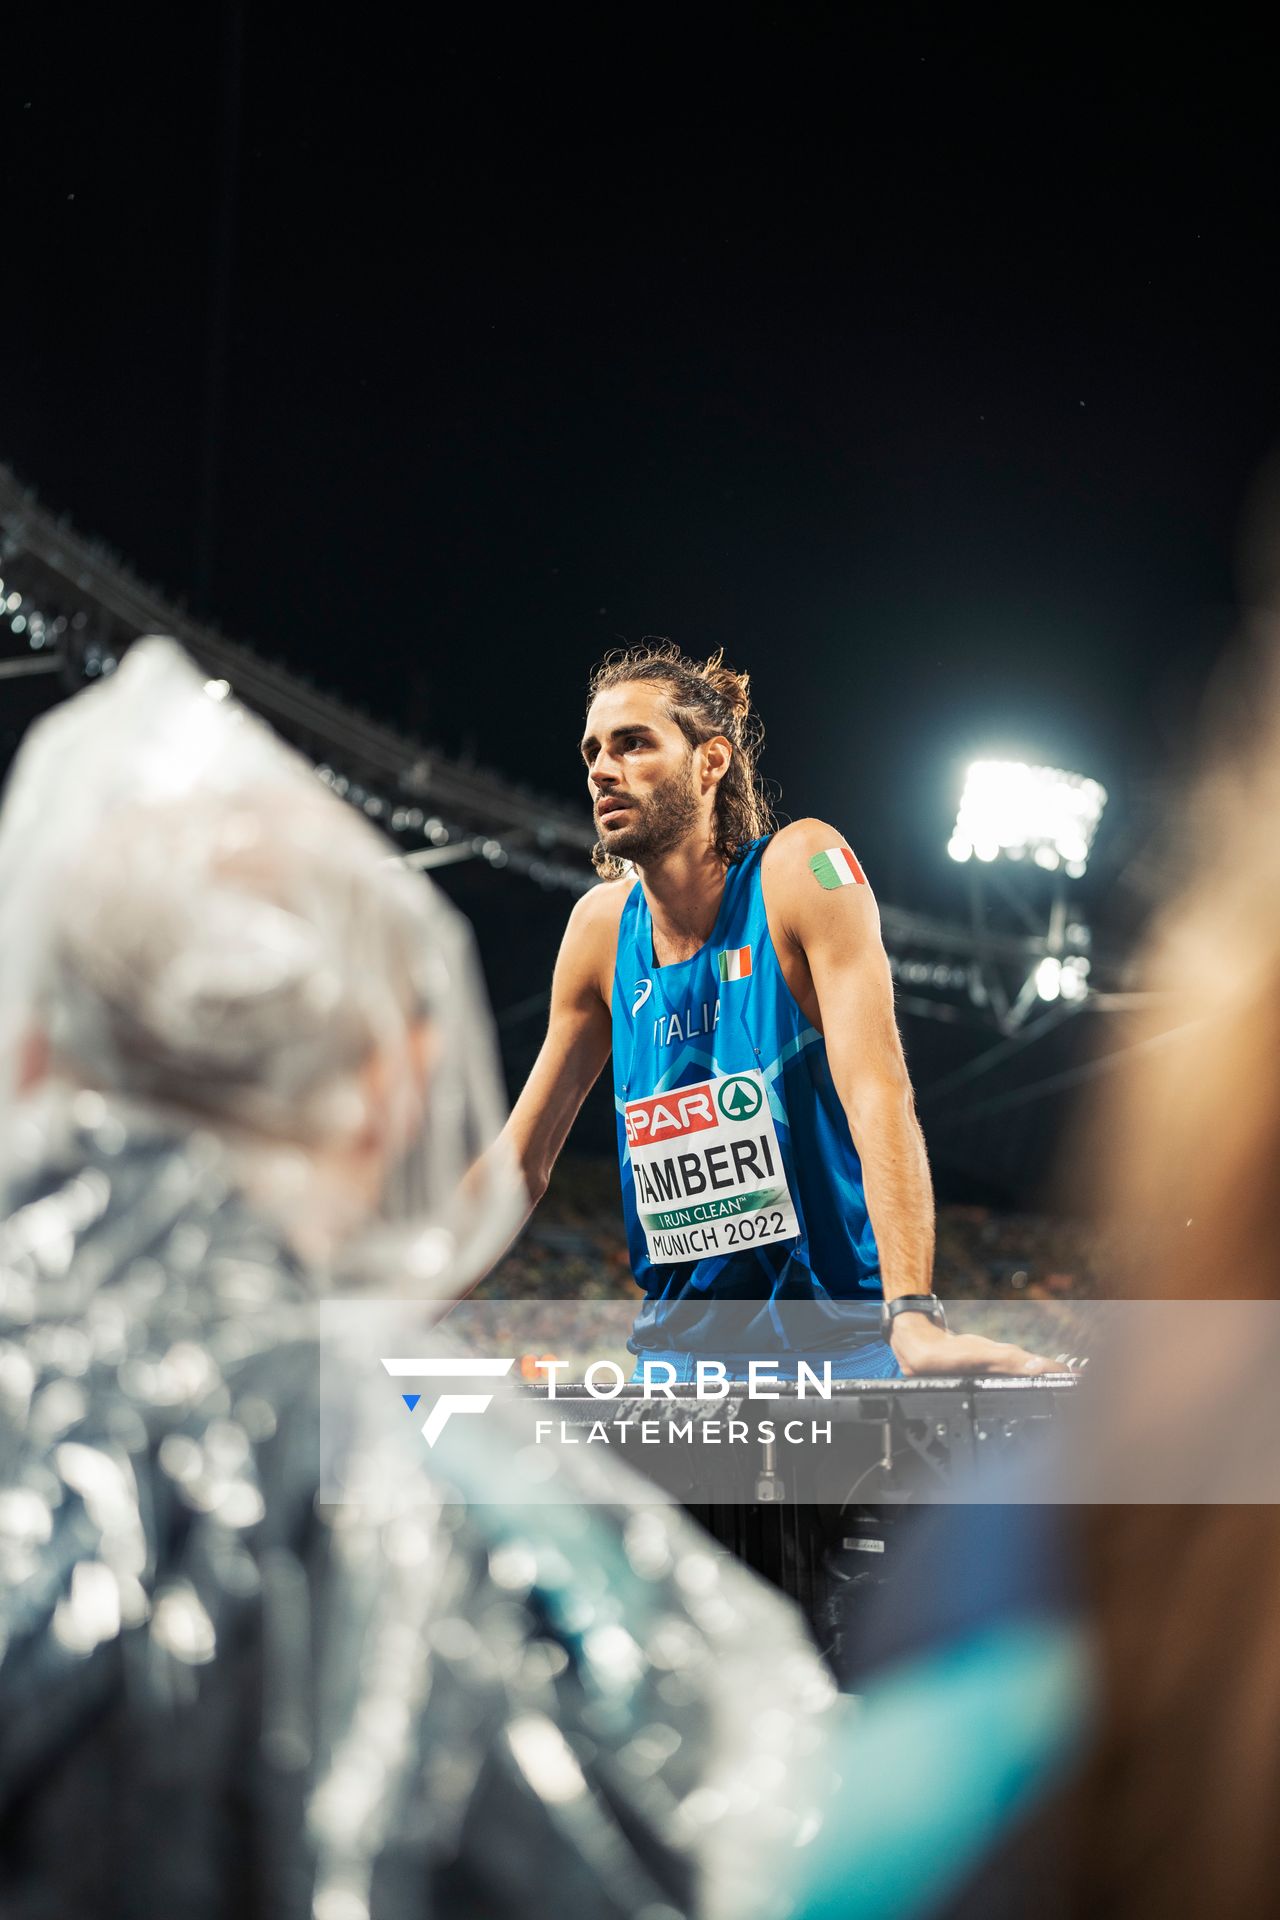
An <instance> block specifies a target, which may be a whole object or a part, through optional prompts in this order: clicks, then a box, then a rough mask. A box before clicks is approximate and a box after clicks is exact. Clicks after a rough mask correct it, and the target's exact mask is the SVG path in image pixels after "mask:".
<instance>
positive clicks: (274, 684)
mask: <svg viewBox="0 0 1280 1920" xmlns="http://www.w3.org/2000/svg"><path fill="white" fill-rule="evenodd" d="M156 632H159V633H167V634H171V635H172V636H173V637H174V638H175V639H177V640H178V641H180V642H181V644H182V645H183V646H184V647H186V648H187V650H188V651H189V652H190V654H191V655H192V657H193V658H194V659H195V660H196V661H197V662H198V663H199V665H200V666H201V667H202V668H203V669H204V671H205V672H206V673H207V674H208V675H209V677H210V679H211V680H212V681H225V682H226V683H227V685H228V687H229V688H230V689H233V690H234V692H235V694H236V696H237V698H239V699H241V700H243V701H244V702H245V704H246V705H247V706H249V707H251V708H253V709H254V710H255V711H257V712H258V713H260V714H261V715H262V716H263V717H264V718H265V719H267V720H268V721H269V722H270V723H271V724H272V725H273V726H275V727H276V728H277V729H278V731H279V732H280V733H281V734H282V735H283V736H284V737H285V738H286V739H288V740H290V741H291V742H292V743H293V745H294V746H296V747H297V748H298V749H299V750H300V751H301V752H302V753H304V754H305V755H306V756H307V757H308V758H309V759H310V760H311V761H312V762H313V764H314V765H315V767H316V771H317V773H318V775H319V776H320V777H321V778H322V779H324V780H325V781H326V782H327V783H328V784H329V785H330V786H331V787H332V788H333V789H334V791H335V792H337V793H338V794H339V795H341V796H342V797H343V798H345V799H346V800H347V801H348V802H349V803H350V804H352V805H354V806H356V807H359V808H361V809H362V810H363V811H364V812H365V813H367V814H368V815H369V816H370V817H371V818H372V819H374V820H375V821H376V822H377V823H378V825H379V826H380V827H382V828H383V829H384V830H385V831H387V832H388V833H389V834H390V835H392V836H393V838H394V839H395V840H396V842H397V844H398V845H399V846H400V848H401V850H402V852H403V853H404V855H405V858H406V859H407V860H408V861H409V862H410V863H411V864H413V865H415V866H419V867H423V868H427V867H430V868H435V867H440V866H445V865H455V864H457V865H460V866H461V867H462V871H461V872H460V873H459V875H458V880H459V883H460V884H462V890H463V902H462V904H463V905H464V906H465V910H466V911H467V912H468V914H469V915H470V916H471V917H472V919H473V922H474V924H475V925H476V929H477V934H478V936H479V940H480V945H481V950H482V953H484V954H485V957H486V965H487V967H488V968H489V971H490V981H491V990H492V991H493V994H494V1000H495V1004H496V1006H497V1007H498V1008H499V1012H498V1026H499V1031H500V1034H501V1036H502V1040H503V1047H504V1055H506V1056H507V1061H508V1069H509V1072H510V1075H511V1080H512V1084H513V1085H518V1084H519V1083H520V1080H521V1078H522V1077H523V1073H524V1072H525V1071H527V1067H528V1065H529V1064H531V1060H532V1053H531V1051H529V1048H530V1046H531V1045H536V1041H535V1040H534V1037H533V1036H534V1030H535V1028H539V1027H540V1022H541V1018H542V1017H543V1015H544V1014H545V1009H546V1005H547V1000H548V993H549V989H548V988H547V987H546V985H545V984H544V983H545V982H549V980H550V975H551V964H552V960H553V957H554V952H555V944H556V942H557V941H558V939H559V933H560V929H561V927H562V924H563V916H562V915H561V914H559V913H557V912H556V911H555V910H554V908H553V906H552V903H550V902H548V904H547V908H546V909H543V910H541V911H533V910H530V911H526V910H525V909H523V908H522V909H521V929H522V939H521V941H520V942H518V943H513V942H512V941H511V940H510V938H509V926H510V912H511V903H510V901H509V899H508V898H507V897H506V896H505V895H504V894H501V890H500V895H501V897H494V896H493V895H492V892H491V890H490V889H488V888H486V887H484V886H482V885H481V884H480V883H479V871H478V872H477V877H476V882H475V883H474V884H472V883H470V882H466V880H465V876H466V873H467V871H468V868H467V866H466V865H465V864H463V863H468V862H469V863H471V866H472V867H473V868H475V869H477V870H480V871H482V870H484V869H485V868H486V867H487V868H491V869H496V868H506V869H507V870H508V871H509V872H511V873H513V874H518V875H521V876H523V877H524V878H526V879H527V880H529V881H531V882H533V883H534V884H535V887H536V888H537V889H538V890H539V891H540V892H542V893H553V892H557V891H561V890H568V891H570V892H573V893H582V892H584V891H585V890H586V889H587V888H588V887H590V886H591V885H593V884H594V874H593V872H592V869H591V866H590V862H589V857H588V856H589V853H590V849H591V847H592V846H593V845H594V843H595V838H596V835H595V829H594V827H593V824H592V822H591V818H590V815H589V813H588V812H587V810H586V809H585V808H577V807H574V806H571V805H565V804H564V803H562V802H558V801H555V800H552V799H549V798H546V797H543V796H541V795H539V794H537V793H534V792H533V791H531V790H530V789H529V788H527V787H525V786H522V785H519V784H517V783H516V782H513V781H510V780H507V779H505V778H504V777H503V776H502V775H501V774H498V773H495V772H490V771H487V770H484V769H479V768H475V767H471V766H467V765H464V764H462V763H460V762H459V761H457V760H455V759H452V758H450V757H449V756H447V755H445V754H443V753H441V752H438V751H437V750H436V749H434V748H432V747H430V746H428V745H426V744H424V743H423V742H422V741H421V740H419V739H417V738H415V737H413V736H412V735H408V734H404V733H400V732H398V731H397V730H395V729H394V728H392V727H388V726H386V725H384V724H382V723H380V722H378V721H376V720H374V719H372V718H371V717H370V716H369V715H368V714H366V713H363V712H361V711H359V710H358V709H357V708H355V707H354V706H352V705H350V704H348V703H347V702H345V701H343V700H341V699H338V698H336V697H335V696H333V695H332V694H329V693H325V692H322V691H321V690H320V689H318V688H317V687H315V686H313V685H312V684H311V683H310V682H309V681H308V680H307V679H306V678H305V677H304V676H303V675H301V674H299V673H297V672H294V671H291V670H290V669H288V668H286V667H284V666H282V665H280V664H279V663H278V662H275V661H271V660H267V659H264V658H263V657H262V656H261V655H260V654H258V653H257V652H255V651H254V650H253V649H252V648H250V647H248V646H245V645H243V644H241V643H239V642H235V641H232V640H228V639H227V638H226V636H225V635H224V634H222V633H221V632H220V631H219V630H218V629H217V628H216V627H214V626H211V625H209V624H207V623H206V622H204V621H201V620H199V619H198V618H196V617H195V616H194V615H192V614H191V613H190V612H188V611H187V610H186V608H185V607H183V606H182V605H181V604H180V603H176V602H174V601H173V600H171V599H169V598H167V597H166V595H165V594H164V593H163V592H162V591H161V590H160V589H159V588H157V587H154V586H149V585H147V584H145V583H144V582H143V581H141V580H139V579H138V578H137V577H136V575H134V574H133V573H132V571H131V570H130V569H129V567H128V566H127V564H126V563H125V562H124V561H123V559H122V558H121V557H120V556H119V555H118V554H116V553H114V552H112V551H111V550H110V549H109V548H107V547H106V546H105V545H103V544H102V543H101V542H98V541H95V540H92V539H88V538H86V537H84V536H83V535H81V534H79V533H77V532H76V531H75V530H74V529H73V528H72V527H71V525H70V524H69V522H68V521H67V520H66V519H65V518H59V517H56V516H55V515H54V514H52V513H50V512H49V511H48V510H47V509H46V508H45V507H43V506H42V505H41V504H40V502H39V501H38V499H37V498H36V496H35V494H34V493H33V492H32V491H31V490H30V489H28V488H26V487H24V486H23V485H22V484H21V483H20V482H19V481H18V480H17V479H16V478H15V476H14V475H13V473H12V472H11V471H10V470H9V469H8V468H7V467H5V466H3V465H0V682H7V683H10V686H11V687H12V690H13V691H14V692H15V693H16V691H17V689H16V687H13V683H15V682H31V681H33V680H37V681H38V680H40V679H41V678H47V680H48V681H49V682H50V683H52V684H50V687H49V692H50V695H51V696H52V697H53V698H58V697H61V695H62V694H65V693H68V692H70V691H73V690H74V689H75V688H76V687H78V686H80V685H82V684H84V683H85V682H86V681H92V680H93V679H95V678H96V677H99V676H100V675H103V674H106V673H110V672H112V671H114V668H115V666H116V664H117V662H118V660H119V658H120V656H121V655H122V653H123V652H124V651H125V649H126V648H127V647H128V646H129V645H130V644H131V643H132V641H134V640H135V639H137V638H139V637H140V636H141V635H142V634H144V633H156ZM32 691H33V692H34V691H35V688H34V687H33V688H32ZM41 704H48V701H47V700H45V701H43V702H42V703H41ZM1008 904H1009V905H1010V906H1011V907H1012V908H1013V909H1015V911H1010V912H1004V913H1001V912H999V911H993V910H992V902H991V900H990V899H988V900H987V902H986V904H985V905H984V904H983V903H982V902H981V900H980V899H979V896H978V895H977V894H976V893H975V895H974V909H973V912H972V913H971V915H970V918H969V920H968V922H967V923H966V922H963V921H951V920H942V919H938V918H934V917H932V916H930V915H928V914H925V913H920V912H917V911H914V910H912V909H910V908H906V907H902V906H897V905H894V904H892V903H885V902H882V903H881V909H880V911H881V923H882V927H883V931H884V938H885V944H886V947H887V949H888V952H889V961H890V967H891V970H892V972H893V975H894V980H895V991H896V996H897V1005H898V1008H899V1011H900V1013H901V1015H902V1016H903V1017H904V1020H905V1021H906V1022H910V1023H911V1027H910V1030H909V1031H908V1035H907V1043H908V1054H909V1058H910V1061H911V1066H912V1071H913V1076H914V1078H915V1080H916V1084H917V1088H918V1090H919V1101H920V1106H921V1111H922V1117H923V1118H924V1120H925V1124H926V1130H927V1132H928V1133H929V1137H930V1144H931V1148H932V1149H933V1151H934V1157H935V1163H936V1162H937V1161H938V1159H939V1157H940V1156H941V1157H945V1158H946V1159H949V1160H950V1161H951V1163H952V1164H953V1165H954V1166H955V1167H957V1168H958V1169H959V1170H960V1171H961V1174H962V1176H964V1175H966V1174H967V1175H968V1176H970V1177H972V1178H973V1179H975V1180H978V1181H982V1180H984V1179H985V1180H987V1181H988V1183H989V1184H990V1186H991V1188H992V1191H993V1192H999V1191H1000V1190H1001V1189H1002V1188H1003V1189H1004V1190H1005V1191H1008V1192H1017V1191H1018V1190H1019V1189H1025V1188H1026V1185H1027V1182H1028V1179H1031V1178H1035V1177H1037V1175H1038V1170H1040V1169H1042V1167H1043V1166H1044V1165H1045V1164H1048V1162H1049V1161H1050V1160H1051V1157H1052V1136H1053V1135H1054V1133H1055V1129H1056V1117H1057V1116H1058V1115H1060V1113H1061V1111H1062V1108H1063V1101H1062V1100H1061V1098H1060V1097H1058V1096H1060V1095H1062V1094H1065V1093H1068V1092H1069V1091H1070V1090H1072V1089H1073V1088H1074V1087H1075V1086H1076V1085H1078V1084H1079V1083H1080V1082H1081V1081H1082V1080H1084V1079H1089V1078H1091V1077H1093V1075H1094V1074H1095V1073H1097V1072H1100V1071H1106V1070H1107V1067H1108V1065H1109V1063H1110V1062H1111V1061H1112V1060H1114V1059H1118V1058H1119V1057H1120V1054H1121V1053H1122V1052H1123V1046H1121V1047H1120V1048H1118V1049H1117V1050H1115V1051H1114V1052H1110V1053H1109V1052H1108V1051H1107V1050H1106V1049H1105V1048H1103V1049H1099V1048H1098V1046H1097V1044H1096V1040H1088V1039H1086V1038H1085V1033H1086V1030H1089V1029H1091V1030H1092V1032H1093V1033H1094V1034H1095V1035H1096V1033H1097V1028H1098V1023H1096V1022H1082V1021H1081V1020H1080V1019H1079V1017H1078V1016H1079V1015H1081V1014H1082V1013H1086V1012H1089V1013H1112V1012H1114V1013H1124V1012H1127V1011H1129V1010H1130V1009H1132V1008H1134V1007H1136V1006H1138V1005H1140V1004H1141V1003H1142V1002H1143V1001H1144V999H1145V998H1146V996H1144V995H1142V994H1137V993H1134V992H1133V991H1131V984H1132V983H1131V981H1130V979H1129V978H1128V971H1127V966H1126V964H1125V962H1124V961H1123V959H1122V957H1121V956H1120V955H1119V954H1118V953H1116V952H1108V951H1107V950H1106V948H1105V947H1103V948H1101V949H1100V947H1099V945H1098V943H1097V942H1096V941H1095V940H1094V939H1093V938H1092V936H1091V934H1090V932H1089V930H1088V929H1087V927H1084V926H1083V925H1081V924H1073V922H1072V919H1071V916H1069V915H1064V914H1063V913H1062V912H1059V913H1058V914H1057V917H1056V919H1051V920H1050V921H1049V922H1048V923H1047V924H1046V923H1045V922H1044V921H1043V920H1041V921H1039V922H1038V923H1037V921H1036V918H1035V916H1033V915H1031V914H1029V913H1028V912H1027V911H1026V905H1025V902H1023V901H1019V900H1016V899H1014V900H1012V901H1010V902H1009V903H1008ZM997 907H998V903H997ZM504 929H505V930H504ZM1064 942H1065V944H1064ZM515 947H518V948H519V951H518V952H514V951H513V949H514V948H515ZM1076 950H1078V951H1079V952H1080V953H1083V952H1084V951H1085V950H1087V951H1088V953H1089V955H1090V960H1089V968H1088V985H1087V989H1086V990H1085V991H1084V992H1083V993H1082V994H1080V995H1078V996H1070V997H1068V996H1066V995H1065V994H1064V995H1062V996H1060V997H1056V998H1055V999H1054V1000H1053V1001H1052V1003H1051V1004H1048V1005H1045V1004H1044V1002H1043V999H1041V1000H1040V1001H1039V1002H1038V1001H1037V997H1036V995H1035V993H1034V991H1033V990H1032V988H1031V987H1029V985H1028V983H1029V982H1031V981H1033V980H1034V978H1035V976H1036V974H1037V970H1038V969H1040V968H1042V967H1043V965H1044V963H1045V962H1046V960H1048V962H1049V965H1050V966H1053V965H1055V964H1060V963H1057V962H1055V961H1054V958H1053V956H1054V955H1055V953H1068V954H1069V953H1071V952H1072V951H1076ZM531 981H534V982H536V985H537V990H536V991H534V992H530V991H529V983H530V982H531ZM1019 982H1021V983H1022V984H1021V994H1020V997H1019V998H1016V999H1015V996H1017V995H1018V994H1019V986H1018V983H1019ZM508 1003H509V1004H508ZM504 1006H505V1011H503V1009H504ZM1104 1024H1105V1023H1104ZM599 1118H600V1132H601V1135H602V1137H603V1135H604V1134H605V1133H606V1132H607V1133H611V1132H612V1111H611V1109H610V1111H609V1112H608V1114H607V1115H606V1114H605V1113H604V1112H603V1109H602V1112H601V1114H600V1116H599Z"/></svg>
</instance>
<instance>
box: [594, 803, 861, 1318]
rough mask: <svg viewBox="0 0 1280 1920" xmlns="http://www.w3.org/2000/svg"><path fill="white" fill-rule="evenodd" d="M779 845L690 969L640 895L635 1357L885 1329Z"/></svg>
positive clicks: (855, 1174)
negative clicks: (774, 928)
mask: <svg viewBox="0 0 1280 1920" xmlns="http://www.w3.org/2000/svg"><path fill="white" fill-rule="evenodd" d="M767 845H768V836H767V835H766V836H765V837H764V838H762V839H759V840H756V841H755V842H753V843H752V845H751V846H749V847H748V848H747V849H746V851H745V853H744V854H743V855H742V857H741V858H740V859H739V860H738V861H737V862H735V864H734V865H732V866H731V867H729V869H728V871H727V873H726V875H725V887H724V897H723V899H722V901H721V903H720V912H719V916H718V918H717V920H716V924H715V928H714V930H713V932H712V934H711V938H710V939H709V940H708V942H707V944H706V946H704V947H702V948H701V949H700V950H699V951H698V952H697V953H696V954H694V955H693V957H692V959H689V960H684V961H679V962H677V963H675V964H674V965H668V966H663V967H655V966H654V964H653V923H652V919H651V917H650V913H649V908H648V905H647V903H646V901H645V897H644V890H643V888H642V887H641V886H639V885H638V884H637V885H635V886H633V887H632V889H631V892H630V894H629V895H628V897H627V901H626V904H625V906H624V907H623V910H622V918H621V923H620V925H619V929H618V953H617V961H616V964H615V967H614V978H613V1006H612V1012H613V1077H614V1102H615V1106H616V1109H617V1128H618V1159H619V1165H620V1168H621V1174H622V1203H623V1214H624V1218H625V1222H626V1229H627V1242H628V1247H629V1250H630V1255H631V1267H632V1272H633V1273H634V1274H635V1277H636V1281H637V1283H638V1285H639V1286H640V1287H641V1288H642V1289H643V1290H644V1294H645V1300H644V1303H643V1305H642V1307H641V1309H640V1312H639V1315H638V1317H637V1320H636V1325H635V1330H634V1332H633V1334H632V1338H631V1342H630V1345H631V1347H632V1349H633V1351H635V1352H638V1353H654V1352H659V1351H662V1352H665V1351H667V1350H669V1349H680V1350H682V1351H687V1352H694V1353H697V1352H701V1353H704V1354H707V1355H713V1354H719V1353H722V1352H725V1351H726V1350H729V1351H741V1350H744V1347H743V1343H744V1342H746V1343H747V1344H749V1346H750V1348H751V1349H752V1351H754V1352H756V1353H758V1354H761V1355H764V1356H767V1355H770V1354H785V1353H788V1352H795V1351H800V1350H803V1351H805V1352H808V1351H819V1352H825V1351H835V1350H838V1349H839V1348H841V1347H849V1346H851V1345H854V1344H859V1343H861V1342H864V1341H866V1340H868V1339H870V1338H874V1337H875V1336H877V1335H878V1332H879V1309H880V1300H881V1284H880V1263H879V1256H878V1254H877V1251H876V1243H875V1236H874V1234H873V1232H872V1229H871V1222H870V1219H869V1218H868V1215H867V1204H866V1199H865V1196H864V1193H863V1186H862V1167H861V1163H860V1162H859V1159H858V1155H857V1151H856V1149H855V1148H854V1145H853V1141H852V1139H851V1137H850V1133H849V1123H848V1121H847V1119H846V1118H845V1113H844V1108H843V1107H842V1105H841V1103H840V1098H839V1095H838V1094H837V1092H836V1088H835V1083H834V1081H833V1080H832V1078H831V1069H830V1067H829V1065H828V1063H827V1049H826V1044H825V1042H824V1040H823V1038H822V1036H821V1034H819V1033H818V1032H817V1030H816V1028H814V1027H813V1026H812V1025H811V1024H810V1022H809V1021H808V1020H807V1019H806V1018H805V1015H804V1014H803V1013H802V1011H801V1009H800V1007H799V1005H798V1004H797V1002H796V1000H795V998H794V997H793V995H792V993H791V989H790V988H789V987H788V985H787V983H786V980H785V979H784V977H783V973H782V968H781V966H780V965H779V963H778V958H777V955H776V954H775V952H774V950H773V942H772V941H771V939H770V937H769V927H768V922H767V920H766V918H765V909H764V898H763V894H762V891H761V882H760V862H761V859H762V857H763V854H764V850H765V847H766V846H767ZM730 1302H732V1303H734V1304H733V1306H732V1307H729V1306H728V1305H727V1304H725V1303H730ZM756 1302H758V1303H759V1304H758V1306H756V1305H754V1304H752V1305H745V1304H744V1303H756ZM789 1302H794V1303H801V1302H804V1303H808V1304H806V1305H804V1306H801V1307H799V1309H798V1311H793V1312H791V1313H788V1311H787V1303H789ZM729 1327H731V1328H732V1335H731V1337H729V1338H728V1339H727V1338H726V1332H727V1328H729Z"/></svg>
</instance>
